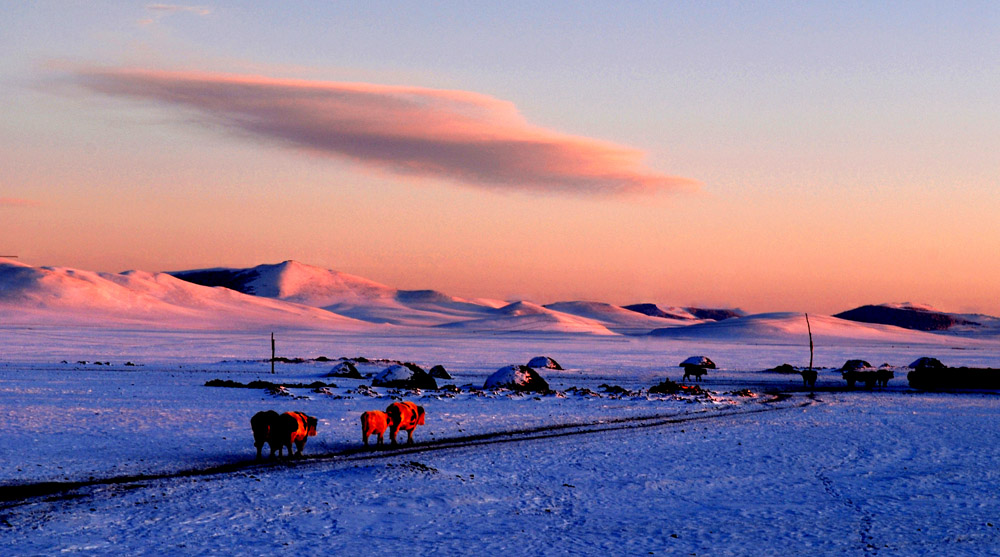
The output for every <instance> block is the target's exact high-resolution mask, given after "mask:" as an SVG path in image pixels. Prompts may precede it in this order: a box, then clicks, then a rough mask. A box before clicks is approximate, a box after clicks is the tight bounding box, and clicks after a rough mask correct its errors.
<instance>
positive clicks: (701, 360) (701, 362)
mask: <svg viewBox="0 0 1000 557" xmlns="http://www.w3.org/2000/svg"><path fill="white" fill-rule="evenodd" d="M677 365H678V366H680V367H701V368H705V369H715V362H713V361H712V360H711V359H710V358H709V357H708V356H691V357H690V358H687V359H686V360H684V361H683V362H681V363H679V364H677Z"/></svg>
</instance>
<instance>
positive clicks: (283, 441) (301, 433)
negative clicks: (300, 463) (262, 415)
mask: <svg viewBox="0 0 1000 557" xmlns="http://www.w3.org/2000/svg"><path fill="white" fill-rule="evenodd" d="M316 422H317V420H316V418H314V417H312V416H307V415H305V414H303V413H302V412H285V413H284V414H282V415H281V416H278V423H277V425H276V426H275V427H274V428H273V429H272V432H273V433H272V439H274V441H272V442H271V447H272V449H271V450H272V451H273V450H274V449H273V447H274V445H275V443H277V445H278V456H281V449H282V448H283V447H287V448H288V456H289V457H290V456H292V445H293V444H294V445H295V448H296V449H297V450H296V451H295V456H302V448H303V447H305V446H306V438H308V437H313V436H315V435H316Z"/></svg>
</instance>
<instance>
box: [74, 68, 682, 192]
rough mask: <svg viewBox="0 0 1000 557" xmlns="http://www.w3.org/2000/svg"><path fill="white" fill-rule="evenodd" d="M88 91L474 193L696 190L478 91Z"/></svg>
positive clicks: (144, 86)
mask: <svg viewBox="0 0 1000 557" xmlns="http://www.w3.org/2000/svg"><path fill="white" fill-rule="evenodd" d="M76 74H77V78H78V80H79V82H80V83H81V84H82V85H84V86H85V87H87V88H89V89H92V90H94V91H98V92H101V93H104V94H107V95H112V96H127V97H134V98H142V99H149V100H153V101H156V102H160V103H166V104H172V105H177V106H182V107H187V108H191V109H194V110H195V111H196V112H197V113H200V114H201V115H203V116H205V117H206V118H207V120H208V122H209V123H211V124H218V123H221V124H224V125H227V126H231V127H234V128H237V129H239V130H242V131H244V132H249V133H251V134H254V135H256V136H259V137H263V138H267V139H271V140H276V141H279V142H281V143H283V144H285V145H288V146H292V147H295V148H300V149H306V150H309V151H311V152H316V153H321V154H325V155H331V156H337V157H346V158H349V159H352V160H355V161H357V162H359V163H362V164H366V165H370V166H374V167H378V168H382V169H388V170H392V171H395V172H398V173H402V174H413V175H421V176H431V177H438V178H446V179H451V180H455V181H459V182H463V183H466V184H470V185H476V186H491V187H512V188H521V189H533V190H538V191H547V190H563V191H576V192H586V193H616V192H623V191H651V190H679V189H692V188H694V187H695V186H696V184H697V182H695V181H693V180H689V179H686V178H679V177H674V176H668V175H665V174H662V173H659V172H655V171H652V170H648V169H646V168H644V167H643V166H642V165H641V160H642V158H643V153H642V152H641V151H639V150H637V149H634V148H632V147H626V146H622V145H616V144H613V143H609V142H605V141H599V140H596V139H591V138H588V137H579V136H573V135H569V134H564V133H559V132H556V131H552V130H548V129H544V128H541V127H538V126H535V125H532V124H530V123H528V122H527V121H526V120H525V119H524V118H523V117H522V116H521V114H520V113H518V111H517V108H516V107H515V106H514V105H513V104H512V103H510V102H506V101H503V100H499V99H496V98H493V97H490V96H487V95H482V94H479V93H474V92H468V91H451V90H438V89H426V88H420V87H405V86H387V85H374V84H368V83H343V82H323V81H306V80H293V79H274V78H269V77H262V76H252V75H231V74H213V73H198V72H167V71H151V70H133V69H89V70H79V71H77V72H76Z"/></svg>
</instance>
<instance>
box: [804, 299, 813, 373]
mask: <svg viewBox="0 0 1000 557" xmlns="http://www.w3.org/2000/svg"><path fill="white" fill-rule="evenodd" d="M806 329H807V330H808V331H809V370H810V371H811V370H812V368H813V330H812V327H811V326H810V325H809V314H808V313H807V314H806Z"/></svg>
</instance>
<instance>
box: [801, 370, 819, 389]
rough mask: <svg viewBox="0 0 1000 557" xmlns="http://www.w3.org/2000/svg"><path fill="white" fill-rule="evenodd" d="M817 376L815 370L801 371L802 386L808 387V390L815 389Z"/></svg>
mask: <svg viewBox="0 0 1000 557" xmlns="http://www.w3.org/2000/svg"><path fill="white" fill-rule="evenodd" d="M817 376H818V374H817V373H816V370H815V369H803V370H802V385H803V386H805V387H809V388H810V389H815V388H816V377H817Z"/></svg>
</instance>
